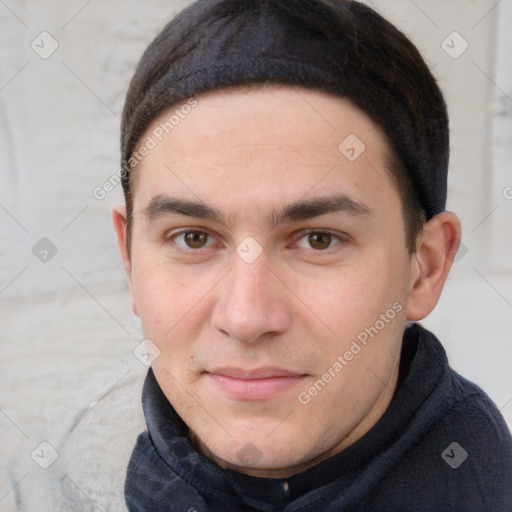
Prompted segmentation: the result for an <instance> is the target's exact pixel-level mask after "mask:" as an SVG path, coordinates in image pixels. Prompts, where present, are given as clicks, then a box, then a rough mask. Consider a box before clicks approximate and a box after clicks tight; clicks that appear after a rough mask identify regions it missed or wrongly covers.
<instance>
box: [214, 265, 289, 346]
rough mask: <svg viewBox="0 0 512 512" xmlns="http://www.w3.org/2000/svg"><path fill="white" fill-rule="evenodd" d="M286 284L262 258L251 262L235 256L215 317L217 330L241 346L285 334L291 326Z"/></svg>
mask: <svg viewBox="0 0 512 512" xmlns="http://www.w3.org/2000/svg"><path fill="white" fill-rule="evenodd" d="M284 288H285V287H284V285H283V283H282V282H280V281H279V279H277V278H276V276H275V275H274V273H273V272H272V271H271V270H270V268H269V267H268V264H267V261H266V258H264V256H263V255H262V256H260V257H259V258H258V260H256V261H255V262H253V263H247V262H245V261H244V260H243V259H242V258H240V257H238V256H235V263H234V268H233V270H232V271H231V272H230V273H229V274H228V276H227V279H226V280H225V281H224V282H223V285H222V287H221V288H220V289H219V290H218V293H219V296H218V300H217V303H216V305H215V308H214V311H213V314H212V324H213V327H214V328H215V329H217V330H218V331H220V332H222V333H223V334H224V335H226V336H229V337H231V338H233V339H234V340H236V341H238V342H240V343H255V342H257V341H259V340H263V339H268V338H269V337H272V336H276V335H278V334H282V333H284V332H285V331H286V330H287V329H288V328H289V327H290V325H291V320H292V316H291V309H290V307H289V297H287V294H286V292H285V289H284Z"/></svg>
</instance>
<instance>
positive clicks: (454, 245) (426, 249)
mask: <svg viewBox="0 0 512 512" xmlns="http://www.w3.org/2000/svg"><path fill="white" fill-rule="evenodd" d="M460 235H461V227H460V221H459V219H458V218H457V216H456V215H455V214H454V213H452V212H443V213H440V214H438V215H436V216H435V217H433V218H432V219H431V220H430V221H429V222H427V223H426V224H425V226H424V228H423V231H422V233H421V234H420V235H419V237H418V241H417V243H416V253H415V254H414V255H413V261H412V262H411V265H412V267H411V291H410V294H409V303H408V307H407V319H408V320H414V321H417V320H421V319H423V318H425V317H426V316H427V315H428V314H429V313H430V312H431V311H432V310H433V309H434V307H435V305H436V304H437V301H438V300H439V297H440V296H441V292H442V290H443V287H444V283H445V282H446V278H447V277H448V272H449V271H450V268H451V266H452V262H453V260H454V258H455V255H456V254H457V250H458V248H459V244H460Z"/></svg>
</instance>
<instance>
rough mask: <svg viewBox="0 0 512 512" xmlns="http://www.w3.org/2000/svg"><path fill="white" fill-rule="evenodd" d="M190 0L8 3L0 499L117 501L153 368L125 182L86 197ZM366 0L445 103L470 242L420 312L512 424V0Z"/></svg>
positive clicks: (59, 506)
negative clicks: (127, 270)
mask: <svg viewBox="0 0 512 512" xmlns="http://www.w3.org/2000/svg"><path fill="white" fill-rule="evenodd" d="M186 3H187V2H177V1H168V2H157V1H155V0H150V1H145V2H136V1H135V0H130V1H121V0H115V1H111V2H100V1H98V0H96V1H83V0H80V1H68V2H57V1H42V2H36V1H35V0H33V1H29V0H18V1H16V0H5V1H3V2H0V23H1V28H0V52H1V59H2V60H1V62H2V66H1V70H0V108H1V119H0V123H1V132H0V150H1V159H0V166H1V174H0V227H1V230H0V315H1V328H0V336H1V345H0V351H1V352H0V357H1V366H2V367H1V377H0V379H1V380H0V389H1V399H0V400H1V401H0V407H1V413H0V432H1V443H2V457H1V463H0V464H1V467H0V509H1V510H16V509H19V510H43V511H44V510H48V511H50V510H51V511H57V510H84V511H85V510H95V509H98V510H99V509H101V510H110V511H112V510H124V505H123V499H122V485H123V478H124V470H125V467H126V463H127V460H128V457H129V455H130V451H131V448H132V446H133V443H134V441H135V436H136V434H137V433H138V432H140V431H141V430H142V429H143V428H144V423H143V419H142V417H141V412H140V405H139V404H140V388H141V383H142V379H143V376H144V373H145V370H146V368H145V367H144V366H143V365H142V364H141V363H140V362H139V361H138V360H137V359H136V358H135V357H134V355H133V353H132V351H133V350H134V348H135V347H137V346H138V344H139V343H140V342H141V340H142V334H141V331H140V327H139V323H138V321H137V320H136V319H135V318H134V317H133V316H132V314H131V311H130V309H129V305H128V300H127V295H126V287H125V284H124V276H123V272H122V268H121V265H120V261H119V258H118V255H117V249H116V247H115V242H114V235H113V230H112V227H111V223H110V219H109V213H110V208H111V206H112V205H113V204H115V203H116V202H119V201H120V200H121V190H120V187H117V188H115V189H114V190H113V191H112V192H110V193H108V194H107V196H106V197H105V198H104V199H101V200H99V199H96V198H95V197H94V195H93V191H94V189H95V188H96V187H99V186H102V184H103V183H104V182H105V181H106V180H108V179H109V177H110V176H112V174H114V173H115V172H116V170H117V168H118V164H117V162H118V132H119V117H120V112H121V109H122V104H123V98H124V93H125V91H126V88H127V84H128V80H129V78H130V76H131V74H132V72H133V69H134V66H135V63H136V62H137V60H138V58H139V56H140V54H141V52H142V50H143V49H144V47H145V46H146V45H147V44H148V43H149V41H150V40H151V39H152V38H153V37H154V36H155V35H156V33H157V31H158V30H159V28H161V27H162V25H163V23H164V21H166V20H167V19H168V18H170V17H171V16H172V14H173V13H175V12H177V11H178V10H180V8H181V7H182V6H183V5H185V4H186ZM370 3H371V5H373V6H374V7H376V8H377V9H378V10H380V11H381V12H383V13H384V14H385V15H387V16H388V17H390V18H391V20H392V21H394V22H395V23H396V24H397V25H398V26H399V27H400V28H402V29H403V30H404V31H405V32H406V33H407V34H408V35H409V36H410V37H411V38H412V39H413V41H415V42H416V43H417V45H418V46H419V47H420V49H421V50H422V51H423V52H424V54H425V56H426V58H427V59H428V61H429V62H430V63H431V65H432V66H433V67H434V69H435V74H436V75H437V76H438V77H439V80H440V84H441V87H442V88H443V90H444V91H445V94H446V98H447V101H448V104H449V109H450V115H451V128H452V160H451V171H450V172H451V175H450V182H449V208H450V209H453V210H455V211H456V212H457V213H458V214H459V215H460V217H461V219H462V222H463V227H464V231H463V250H462V251H461V253H460V256H459V259H458V260H457V262H456V264H455V266H454V269H453V273H452V275H451V277H450V279H449V281H448V284H447V287H446V289H445V292H444V295H443V297H442V299H441V301H440V304H439V306H438V309H437V310H436V312H435V313H433V314H432V315H431V317H430V318H428V319H427V320H426V321H425V322H424V323H425V324H426V325H427V326H431V327H432V328H433V330H434V331H435V332H436V333H438V334H439V335H440V336H441V339H442V341H443V342H444V344H445V346H446V348H447V351H448V354H449V356H450V358H451V362H452V365H453V366H454V367H455V368H456V369H457V370H459V371H460V372H461V373H462V374H464V375H465V376H466V377H468V378H470V379H471V380H474V381H476V382H477V383H478V384H480V385H481V386H482V387H483V388H484V389H485V390H486V391H487V392H488V393H489V394H490V395H491V397H492V398H493V399H494V400H495V401H496V403H497V404H498V406H499V407H501V408H502V411H503V413H504V414H505V415H506V417H507V418H508V421H509V422H510V424H512V402H509V400H511V399H512V377H511V372H510V367H511V359H512V345H511V344H510V343H509V340H510V333H511V320H512V310H511V308H512V292H511V288H510V284H511V270H512V265H511V259H510V254H511V237H510V232H511V228H512V225H511V224H512V222H511V219H512V216H511V209H512V199H511V197H512V189H511V188H510V187H511V186H512V176H511V173H510V162H511V161H512V149H511V148H512V128H511V112H512V100H511V97H512V75H511V71H510V69H509V67H510V66H509V65H508V66H506V63H508V64H509V63H510V58H511V54H512V48H511V47H512V39H511V36H510V35H509V34H506V33H505V32H506V30H508V29H509V27H510V23H511V21H512V2H511V1H510V0H503V1H502V2H497V3H496V2H495V1H494V0H480V1H474V0H473V1H469V0H452V1H450V2H445V1H441V0H435V1H432V0H429V1H427V0H415V1H412V0H411V1H408V0H388V1H386V2H384V1H373V2H370ZM454 31H456V32H457V33H458V34H459V35H457V34H453V32H454ZM43 32H46V33H47V34H44V33H43ZM41 33H43V34H41ZM443 41H444V43H443ZM466 44H467V45H468V47H467V49H465V46H466ZM57 45H58V46H57ZM464 49H465V51H463V52H462V50H464ZM52 50H54V51H53V53H51V52H52ZM461 52H462V53H461ZM459 54H460V55H459ZM55 251H56V252H55ZM54 253H55V254H54ZM41 442H46V443H49V444H43V445H40V443H41ZM54 450H55V451H54ZM55 456H58V458H57V459H56V461H55V462H54V463H53V464H52V465H51V466H50V467H49V468H48V469H43V468H42V467H41V466H43V467H44V466H45V465H48V464H49V463H50V462H52V459H53V458H54V457H55Z"/></svg>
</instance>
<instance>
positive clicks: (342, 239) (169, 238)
mask: <svg viewBox="0 0 512 512" xmlns="http://www.w3.org/2000/svg"><path fill="white" fill-rule="evenodd" d="M187 233H205V234H206V235H207V236H208V237H209V238H210V239H214V237H213V236H212V235H211V234H210V233H209V232H208V231H206V230H204V229H200V228H197V229H196V228H185V229H181V230H179V231H177V232H175V233H172V234H169V235H166V236H165V239H164V242H165V243H169V242H172V243H173V244H175V246H176V247H175V250H176V251H178V252H182V253H187V254H190V253H191V252H199V251H201V250H202V249H205V248H207V247H210V245H207V246H205V247H200V248H199V249H193V248H191V247H188V248H185V247H183V246H181V245H179V244H177V243H176V238H178V237H179V236H180V235H185V234H187ZM312 233H315V234H322V235H329V236H331V237H332V238H333V239H335V240H337V243H335V244H334V245H332V246H330V247H328V248H327V249H314V248H312V247H310V248H308V249H305V248H303V247H302V248H301V247H299V249H304V250H308V251H310V252H312V253H316V254H319V255H320V254H331V253H332V252H333V250H334V249H335V248H336V247H337V246H339V245H340V244H344V243H346V242H347V241H348V236H347V235H345V234H342V233H338V232H334V231H331V230H329V229H307V230H304V231H301V232H300V233H299V236H298V238H297V239H296V241H295V242H294V243H293V244H292V247H296V246H297V243H298V242H299V241H300V240H302V239H303V238H304V237H307V236H308V235H310V234H312Z"/></svg>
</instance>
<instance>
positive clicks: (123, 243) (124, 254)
mask: <svg viewBox="0 0 512 512" xmlns="http://www.w3.org/2000/svg"><path fill="white" fill-rule="evenodd" d="M112 223H113V224H114V229H115V231H116V237H117V245H118V247H119V252H120V253H121V259H122V260H123V266H124V270H125V272H126V279H127V281H128V290H129V292H130V302H131V305H132V311H133V313H134V314H135V315H137V316H139V308H138V307H137V302H136V301H135V294H134V293H133V281H132V260H131V256H130V250H129V248H128V245H127V240H126V226H127V221H126V207H125V206H124V204H123V205H118V206H114V208H112Z"/></svg>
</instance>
